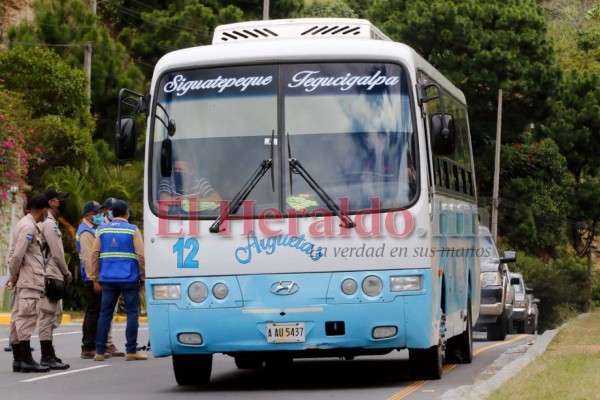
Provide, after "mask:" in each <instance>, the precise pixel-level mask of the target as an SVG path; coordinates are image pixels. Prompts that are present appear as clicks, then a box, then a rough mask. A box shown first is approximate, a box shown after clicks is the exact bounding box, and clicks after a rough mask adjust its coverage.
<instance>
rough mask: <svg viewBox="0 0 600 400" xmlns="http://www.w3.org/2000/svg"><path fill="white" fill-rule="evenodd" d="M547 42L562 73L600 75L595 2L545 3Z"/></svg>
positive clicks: (557, 0) (599, 21)
mask: <svg viewBox="0 0 600 400" xmlns="http://www.w3.org/2000/svg"><path fill="white" fill-rule="evenodd" d="M541 3H542V6H543V7H544V8H545V9H546V10H547V11H548V14H549V16H550V18H549V30H548V34H549V38H550V39H551V40H552V41H553V42H554V48H555V50H556V55H557V60H558V63H559V64H560V65H561V66H562V67H563V68H564V69H565V70H572V69H575V70H579V71H582V70H586V71H588V72H590V73H595V74H600V17H599V15H600V5H598V2H597V1H596V0H544V1H542V2H541Z"/></svg>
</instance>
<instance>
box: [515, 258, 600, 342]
mask: <svg viewBox="0 0 600 400" xmlns="http://www.w3.org/2000/svg"><path fill="white" fill-rule="evenodd" d="M512 271H513V272H520V273H522V274H523V278H524V279H525V282H526V284H527V286H528V287H531V288H533V290H534V296H535V297H536V298H539V299H540V303H539V304H538V308H539V310H540V316H539V318H540V320H539V324H540V331H544V330H545V329H550V328H554V327H556V326H557V325H559V324H560V323H562V322H564V320H565V318H567V317H568V316H570V315H571V312H566V310H572V309H574V310H576V312H577V311H578V312H581V311H583V309H584V305H585V293H586V292H585V287H586V282H587V262H586V260H585V259H582V258H578V257H576V256H573V255H568V254H564V255H562V256H560V257H558V258H557V259H547V260H543V259H540V258H537V257H534V256H530V255H528V254H525V253H522V252H518V255H517V263H516V264H515V266H514V269H513V270H512ZM596 283H598V280H596Z"/></svg>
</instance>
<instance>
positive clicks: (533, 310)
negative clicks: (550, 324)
mask: <svg viewBox="0 0 600 400" xmlns="http://www.w3.org/2000/svg"><path fill="white" fill-rule="evenodd" d="M527 296H530V297H531V298H530V301H529V304H530V305H531V307H530V308H529V310H528V311H527V319H528V321H527V324H528V329H527V333H531V334H534V335H535V334H536V333H537V330H538V319H539V316H540V311H539V309H538V303H539V302H540V299H536V298H535V297H534V296H533V294H528V295H527Z"/></svg>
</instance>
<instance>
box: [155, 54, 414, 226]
mask: <svg viewBox="0 0 600 400" xmlns="http://www.w3.org/2000/svg"><path fill="white" fill-rule="evenodd" d="M156 90H157V93H156V94H155V98H156V101H157V103H158V104H159V106H155V107H154V108H155V110H156V117H157V118H161V119H163V120H166V119H167V118H169V119H171V120H173V121H174V122H175V125H176V127H177V129H176V133H175V135H174V136H173V137H172V138H171V140H172V154H173V174H172V175H171V176H170V177H163V176H161V169H160V154H161V144H162V141H163V140H164V139H165V138H167V132H166V129H165V127H164V125H163V124H161V123H159V122H157V120H156V118H153V130H152V131H151V135H152V137H151V143H153V148H152V151H151V161H150V162H151V164H150V165H152V168H151V170H150V174H149V176H150V180H149V185H150V187H149V189H150V196H149V197H150V199H149V200H150V204H151V206H152V208H153V211H154V212H155V213H156V212H158V204H159V201H160V200H165V199H166V200H177V201H179V200H183V201H181V204H177V207H179V208H180V209H179V210H178V213H179V214H182V213H185V212H189V213H190V214H189V215H190V217H194V218H195V217H198V218H215V217H216V216H217V215H218V214H219V200H226V201H231V200H233V198H234V197H235V196H236V195H238V194H239V193H240V190H241V189H242V188H244V185H245V184H246V183H247V181H248V179H249V178H250V177H251V176H252V175H253V173H254V172H255V171H256V170H257V168H259V167H260V165H261V163H262V162H263V160H271V161H272V163H271V164H269V165H270V168H269V169H270V170H269V171H266V172H265V171H263V172H264V175H261V177H260V178H259V179H258V181H257V182H255V186H254V187H252V188H251V190H250V191H249V193H248V195H247V200H248V201H247V202H246V203H247V204H248V203H249V204H250V206H249V207H247V206H242V207H240V208H239V209H238V210H237V212H236V214H238V215H243V216H245V217H248V216H250V215H248V214H251V216H258V215H260V214H261V212H263V210H277V211H278V212H280V213H281V214H282V215H286V214H287V213H288V212H290V210H292V209H295V210H297V211H298V210H302V211H303V212H305V211H309V212H310V210H311V209H312V210H315V209H323V208H326V205H325V202H324V201H323V199H322V196H320V195H319V194H318V193H317V192H316V191H315V188H314V187H313V186H311V185H310V184H309V182H308V181H307V180H306V179H303V177H302V176H300V175H299V174H298V173H297V171H295V170H294V169H293V168H291V167H290V160H291V159H293V160H297V161H298V162H300V163H301V165H302V167H303V168H304V169H305V171H306V172H307V173H309V174H310V176H311V177H312V178H313V180H314V181H315V182H317V184H318V185H319V186H320V188H322V190H323V191H324V192H325V193H326V194H327V195H328V196H329V197H330V198H332V199H333V200H334V201H335V202H336V203H338V204H343V205H342V207H343V208H345V209H346V210H347V211H348V212H349V213H355V212H357V211H359V210H364V209H370V208H372V207H373V208H375V209H376V210H375V211H379V210H386V209H391V208H400V207H407V206H408V205H410V204H411V203H412V202H413V201H415V199H416V195H417V192H418V191H417V188H418V179H417V177H418V171H417V160H416V157H417V156H416V153H417V150H416V141H415V138H414V134H413V131H414V128H413V123H414V121H413V117H412V116H413V115H414V113H413V111H412V110H411V103H410V98H409V89H408V82H407V77H406V74H405V73H404V70H403V69H402V67H400V66H399V65H396V64H386V63H350V64H348V63H344V64H342V63H320V64H281V65H254V66H241V67H225V68H223V67H221V68H212V69H211V68H207V69H194V70H179V71H171V72H169V73H167V74H165V75H163V76H162V78H161V79H160V81H159V84H158V85H157V88H156ZM264 165H266V164H263V166H264ZM188 199H195V200H194V201H188ZM196 200H197V201H196ZM190 207H191V208H193V210H190ZM196 207H197V209H196ZM192 211H194V213H193V214H192Z"/></svg>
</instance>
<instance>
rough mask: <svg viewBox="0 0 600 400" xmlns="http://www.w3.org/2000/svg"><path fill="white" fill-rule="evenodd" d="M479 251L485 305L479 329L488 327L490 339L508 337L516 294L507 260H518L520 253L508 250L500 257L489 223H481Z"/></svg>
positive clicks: (480, 315)
mask: <svg viewBox="0 0 600 400" xmlns="http://www.w3.org/2000/svg"><path fill="white" fill-rule="evenodd" d="M479 252H480V254H481V257H479V263H480V267H481V305H480V310H479V319H478V320H477V324H476V326H475V329H477V330H484V331H486V332H487V338H488V340H504V339H506V335H507V334H508V332H509V330H510V327H511V323H512V322H511V321H512V310H513V307H512V305H513V300H512V299H511V297H512V298H514V296H513V295H512V292H511V290H510V271H509V270H508V265H507V263H509V262H515V261H516V253H515V252H514V251H505V252H504V254H503V257H502V258H500V256H499V254H498V249H497V247H496V243H495V242H494V239H493V238H492V235H491V233H490V231H489V229H488V228H487V227H485V226H480V227H479ZM507 303H508V306H507Z"/></svg>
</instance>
